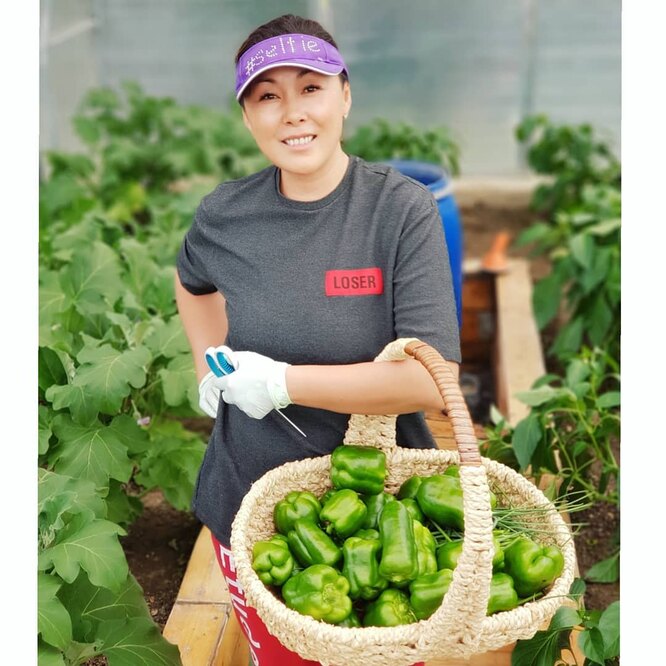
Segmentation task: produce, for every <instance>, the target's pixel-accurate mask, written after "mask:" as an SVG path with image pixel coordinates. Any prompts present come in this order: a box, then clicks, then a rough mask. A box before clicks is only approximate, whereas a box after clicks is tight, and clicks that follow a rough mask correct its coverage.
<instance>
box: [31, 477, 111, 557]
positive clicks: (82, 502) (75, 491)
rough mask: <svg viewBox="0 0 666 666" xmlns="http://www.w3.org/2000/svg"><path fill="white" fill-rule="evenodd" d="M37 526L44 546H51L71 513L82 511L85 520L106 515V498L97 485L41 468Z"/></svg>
mask: <svg viewBox="0 0 666 666" xmlns="http://www.w3.org/2000/svg"><path fill="white" fill-rule="evenodd" d="M37 494H38V504H37V513H38V527H39V532H40V537H41V541H42V544H43V547H48V546H50V545H51V543H53V541H54V540H55V539H56V536H57V533H58V532H59V531H60V530H61V529H63V528H64V526H65V520H68V519H69V518H68V516H73V515H77V514H81V515H82V516H83V519H84V520H85V522H90V521H92V520H94V519H95V518H104V517H106V505H105V504H104V500H102V498H101V497H99V496H98V495H97V493H96V492H95V484H94V483H91V482H90V481H86V480H84V479H72V478H70V477H68V476H62V475H60V474H56V473H55V472H50V471H48V470H45V469H43V468H39V469H38V483H37Z"/></svg>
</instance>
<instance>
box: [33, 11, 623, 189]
mask: <svg viewBox="0 0 666 666" xmlns="http://www.w3.org/2000/svg"><path fill="white" fill-rule="evenodd" d="M289 12H290V13H295V14H301V15H304V16H309V17H312V18H316V19H318V20H320V21H321V22H322V23H323V25H324V26H325V27H326V28H327V29H329V30H330V31H331V32H332V34H333V35H334V36H335V38H336V41H337V42H338V45H339V47H340V50H341V52H342V53H343V55H344V56H345V60H346V62H347V64H348V67H349V71H350V79H351V83H352V94H353V109H352V112H351V114H350V117H349V121H348V129H349V130H352V131H353V130H354V129H355V128H356V127H357V126H358V125H359V124H363V123H366V122H368V121H370V120H371V119H373V118H375V117H384V118H387V119H388V120H391V121H407V122H411V123H414V124H416V125H418V126H420V127H423V128H426V127H435V126H445V127H447V128H448V129H449V130H450V132H451V133H452V135H453V137H454V139H455V140H456V141H457V142H458V143H459V145H460V148H461V167H462V173H463V175H472V176H475V175H507V176H511V175H519V174H523V173H525V172H526V171H527V167H526V164H525V161H524V159H523V156H522V155H521V151H520V149H519V146H518V144H517V142H516V140H515V138H514V129H515V126H516V125H517V123H518V122H519V121H520V120H521V119H522V118H523V117H524V116H525V115H527V114H529V113H536V112H539V113H546V114H547V115H548V116H549V117H550V118H551V120H553V121H555V122H562V123H583V122H589V123H591V124H593V125H594V126H595V128H596V129H597V130H598V131H599V133H600V135H601V137H602V138H603V139H604V140H606V141H608V142H609V143H610V144H611V146H612V147H613V148H614V150H615V151H616V153H617V154H618V155H619V148H620V90H621V2H620V0H585V1H584V2H581V1H580V0H501V1H498V0H466V1H464V2H462V1H461V0H411V2H404V0H365V1H363V2H359V1H358V0H330V1H327V0H284V1H283V2H270V1H260V0H42V5H41V134H40V145H41V148H42V149H43V150H48V149H59V150H76V149H77V148H78V147H79V144H78V141H77V138H76V136H75V135H74V133H73V131H72V129H71V117H72V115H73V114H74V113H75V111H76V107H77V104H78V103H79V102H80V100H81V98H82V96H83V95H84V94H85V92H86V91H87V90H88V89H90V88H91V87H93V86H111V87H114V88H117V87H118V86H119V84H120V83H121V82H122V81H124V80H134V81H137V82H138V83H139V84H140V85H141V86H142V87H143V89H144V90H145V91H146V92H147V93H148V94H151V95H157V96H170V97H173V98H175V99H176V100H177V101H179V102H181V103H184V104H201V105H206V106H213V107H216V108H219V109H226V108H227V107H228V105H229V104H230V103H232V100H233V95H232V92H231V91H233V87H234V68H233V58H234V55H235V52H236V49H237V48H238V46H239V45H240V43H241V42H242V40H243V39H244V38H245V36H246V35H247V33H249V31H250V30H251V29H252V28H254V27H256V26H257V25H259V24H260V23H262V22H264V21H267V20H269V19H271V18H273V17H275V16H277V15H279V14H281V13H289Z"/></svg>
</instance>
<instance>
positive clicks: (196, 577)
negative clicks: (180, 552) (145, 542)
mask: <svg viewBox="0 0 666 666" xmlns="http://www.w3.org/2000/svg"><path fill="white" fill-rule="evenodd" d="M178 601H184V602H198V603H201V602H207V603H218V604H224V603H227V604H229V603H231V597H230V596H229V590H228V589H227V584H226V582H225V580H224V577H223V576H222V572H221V571H220V566H219V564H218V563H217V558H216V557H215V551H214V550H213V543H212V541H211V537H210V530H209V529H208V528H207V527H204V528H203V529H202V530H201V532H200V533H199V536H198V538H197V540H196V543H195V544H194V548H193V549H192V555H191V556H190V561H189V563H188V565H187V569H186V571H185V575H184V577H183V582H182V583H181V586H180V590H179V591H178Z"/></svg>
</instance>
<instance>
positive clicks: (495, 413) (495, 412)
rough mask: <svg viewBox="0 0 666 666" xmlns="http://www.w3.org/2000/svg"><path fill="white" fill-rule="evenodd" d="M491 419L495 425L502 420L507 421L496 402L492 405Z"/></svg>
mask: <svg viewBox="0 0 666 666" xmlns="http://www.w3.org/2000/svg"><path fill="white" fill-rule="evenodd" d="M490 421H491V422H492V423H493V424H494V425H499V424H500V423H502V421H506V419H505V418H504V415H503V414H502V412H500V410H499V409H497V407H496V406H495V405H494V404H493V405H490Z"/></svg>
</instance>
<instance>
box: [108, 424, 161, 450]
mask: <svg viewBox="0 0 666 666" xmlns="http://www.w3.org/2000/svg"><path fill="white" fill-rule="evenodd" d="M108 430H109V432H111V433H113V434H114V435H115V436H116V438H117V440H118V441H119V442H120V443H121V444H122V445H123V446H124V447H126V448H127V450H128V451H129V453H130V454H133V455H137V454H140V453H145V452H146V451H147V450H148V449H149V448H150V446H151V444H150V438H149V436H148V432H147V431H146V430H145V428H142V427H141V426H140V425H139V424H138V423H137V422H136V420H135V419H133V418H132V417H131V416H129V415H128V414H120V415H118V416H116V417H115V418H114V419H113V421H111V423H110V424H109V426H108Z"/></svg>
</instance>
